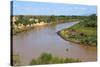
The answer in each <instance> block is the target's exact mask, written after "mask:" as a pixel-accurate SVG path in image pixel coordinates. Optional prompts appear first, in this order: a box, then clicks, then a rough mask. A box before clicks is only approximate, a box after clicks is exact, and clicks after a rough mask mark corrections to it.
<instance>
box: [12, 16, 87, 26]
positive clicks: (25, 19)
mask: <svg viewBox="0 0 100 67" xmlns="http://www.w3.org/2000/svg"><path fill="white" fill-rule="evenodd" d="M11 17H16V18H17V20H16V21H15V24H16V25H17V24H19V23H21V24H24V25H27V24H33V23H40V22H45V23H63V22H70V21H78V20H80V19H82V18H84V17H86V16H63V15H61V16H54V15H52V16H28V15H15V16H11ZM29 20H30V21H29ZM12 21H13V19H12Z"/></svg>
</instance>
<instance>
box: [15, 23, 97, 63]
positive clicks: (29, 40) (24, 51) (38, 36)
mask: <svg viewBox="0 0 100 67" xmlns="http://www.w3.org/2000/svg"><path fill="white" fill-rule="evenodd" d="M74 24H75V23H74V22H71V23H64V24H58V25H56V26H54V25H47V26H40V27H35V28H34V29H32V30H29V31H26V32H22V33H20V34H17V35H15V36H14V37H13V52H14V53H15V54H19V55H20V57H21V63H22V65H28V64H29V62H30V61H31V59H33V58H37V57H38V56H40V54H41V53H44V52H46V53H51V54H53V55H55V56H59V57H69V58H80V59H81V60H82V61H95V60H96V53H97V52H96V48H95V47H89V46H82V45H78V44H74V43H71V42H68V41H65V40H63V39H62V38H61V37H60V36H58V35H57V33H56V32H57V31H58V30H61V29H63V28H67V27H70V26H72V25H74ZM66 49H68V51H66Z"/></svg>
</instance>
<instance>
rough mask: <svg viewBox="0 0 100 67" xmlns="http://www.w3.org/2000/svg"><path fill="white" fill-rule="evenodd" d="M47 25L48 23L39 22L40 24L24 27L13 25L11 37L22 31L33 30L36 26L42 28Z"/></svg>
mask: <svg viewBox="0 0 100 67" xmlns="http://www.w3.org/2000/svg"><path fill="white" fill-rule="evenodd" d="M48 24H49V23H44V22H40V23H35V24H31V25H26V26H25V25H23V24H19V25H14V27H13V35H16V34H18V33H20V32H23V31H27V30H31V29H34V27H37V26H44V25H48Z"/></svg>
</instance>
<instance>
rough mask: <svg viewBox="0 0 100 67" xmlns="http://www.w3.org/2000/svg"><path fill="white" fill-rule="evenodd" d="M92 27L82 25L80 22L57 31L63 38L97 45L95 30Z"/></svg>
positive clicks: (78, 42)
mask: <svg viewBox="0 0 100 67" xmlns="http://www.w3.org/2000/svg"><path fill="white" fill-rule="evenodd" d="M96 31H97V30H96V28H93V27H82V26H81V25H80V23H78V24H76V25H74V26H72V27H70V28H65V29H62V30H60V31H58V32H57V34H58V35H59V36H60V37H62V38H63V39H64V40H68V41H70V42H74V43H77V44H81V45H87V46H95V47H96V46H97V32H96Z"/></svg>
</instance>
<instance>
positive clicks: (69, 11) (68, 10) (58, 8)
mask: <svg viewBox="0 0 100 67" xmlns="http://www.w3.org/2000/svg"><path fill="white" fill-rule="evenodd" d="M12 9H13V12H12V14H13V15H67V16H68V15H79V16H87V15H91V14H94V13H97V7H96V6H93V5H91V6H90V5H78V4H61V3H45V2H33V1H13V4H12Z"/></svg>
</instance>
